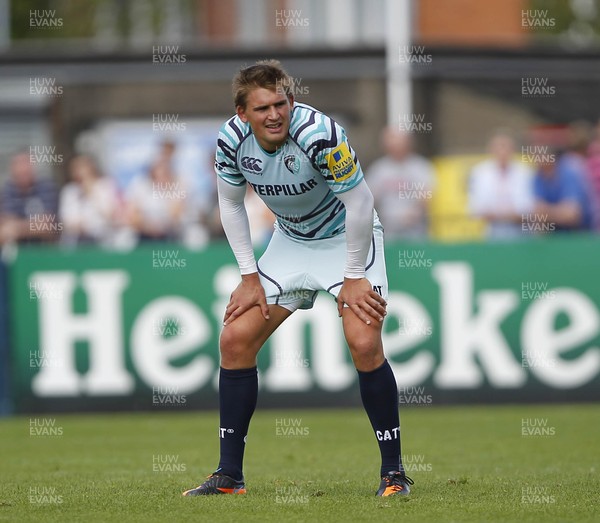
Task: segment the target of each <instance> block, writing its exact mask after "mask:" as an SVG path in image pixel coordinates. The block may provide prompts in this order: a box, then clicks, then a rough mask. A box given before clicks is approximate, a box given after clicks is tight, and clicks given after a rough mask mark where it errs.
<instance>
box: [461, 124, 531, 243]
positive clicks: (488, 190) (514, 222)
mask: <svg viewBox="0 0 600 523" xmlns="http://www.w3.org/2000/svg"><path fill="white" fill-rule="evenodd" d="M488 152H489V154H490V155H491V158H489V159H488V160H485V161H483V162H481V163H479V164H477V165H475V166H474V167H473V170H472V171H471V176H470V179H469V209H470V212H471V214H472V215H474V216H476V217H478V218H482V219H484V220H486V221H487V224H488V228H487V235H488V238H492V239H498V238H514V237H516V236H518V235H520V234H522V228H521V220H522V216H523V215H524V214H527V213H530V212H531V211H532V210H533V205H534V197H533V186H532V176H531V171H530V170H529V169H528V168H527V167H526V166H525V165H523V164H522V163H520V162H518V161H517V160H515V159H514V153H515V142H514V140H513V138H512V136H511V135H510V134H509V133H507V132H504V131H502V132H497V133H495V134H494V135H493V136H492V138H491V139H490V141H489V143H488Z"/></svg>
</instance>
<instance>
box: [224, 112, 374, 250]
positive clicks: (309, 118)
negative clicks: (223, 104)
mask: <svg viewBox="0 0 600 523" xmlns="http://www.w3.org/2000/svg"><path fill="white" fill-rule="evenodd" d="M215 172H216V173H217V175H218V176H220V177H221V178H222V179H223V180H225V181H226V182H227V183H230V184H232V185H243V184H244V183H249V184H250V185H251V186H252V187H253V188H254V190H255V191H256V193H257V194H258V196H259V197H260V198H261V199H262V200H263V201H264V202H265V204H266V205H267V206H268V207H269V209H271V211H273V213H274V214H275V216H276V217H277V220H276V224H275V226H276V227H278V228H279V229H280V230H281V231H282V232H283V233H284V234H287V235H288V236H291V237H292V238H295V239H297V240H317V239H323V238H330V237H332V236H336V235H338V234H340V233H342V232H344V230H345V219H346V210H345V208H344V204H343V203H342V202H341V201H340V200H338V199H337V198H336V197H335V194H336V193H342V192H344V191H347V190H349V189H352V188H353V187H354V186H355V185H357V184H358V183H359V182H360V181H361V180H362V179H363V172H362V169H361V168H360V163H359V162H358V159H357V158H356V154H355V152H354V150H353V149H352V148H351V147H350V145H349V143H348V139H347V138H346V132H345V131H344V129H343V128H342V127H340V126H339V125H338V124H337V123H336V122H335V121H334V120H333V119H331V118H329V117H328V116H326V115H325V114H323V113H321V112H319V111H317V110H316V109H314V108H313V107H311V106H309V105H306V104H302V103H295V104H294V108H293V112H292V116H291V121H290V130H289V133H288V139H287V141H286V142H285V143H284V144H283V145H282V146H281V147H279V148H278V149H277V150H276V151H275V152H273V153H269V152H267V151H265V150H264V149H263V148H262V147H261V146H260V145H259V144H258V142H257V141H256V139H255V137H254V135H253V133H252V129H251V128H250V124H248V123H244V122H242V121H241V120H240V119H239V117H238V116H237V115H236V116H234V117H232V118H230V119H229V120H227V121H226V122H225V123H224V124H223V126H222V127H221V130H220V132H219V137H218V140H217V153H216V159H215ZM373 214H374V221H373V225H374V227H377V228H381V224H380V223H379V219H378V217H377V213H373Z"/></svg>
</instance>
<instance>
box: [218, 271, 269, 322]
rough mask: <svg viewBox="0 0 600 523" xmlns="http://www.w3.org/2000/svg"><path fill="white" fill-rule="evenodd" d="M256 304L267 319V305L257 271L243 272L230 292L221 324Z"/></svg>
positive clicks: (233, 318)
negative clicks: (240, 278)
mask: <svg viewBox="0 0 600 523" xmlns="http://www.w3.org/2000/svg"><path fill="white" fill-rule="evenodd" d="M256 306H258V307H260V310H261V312H262V315H263V317H264V318H265V320H268V319H269V306H268V305H267V298H266V296H265V290H264V289H263V286H262V285H261V283H260V280H259V278H258V273H257V272H253V273H251V274H243V275H242V281H241V283H240V284H239V285H238V286H237V287H236V289H235V290H234V291H233V292H232V293H231V297H230V299H229V303H228V304H227V308H226V309H225V317H224V318H223V325H229V324H230V323H231V322H232V321H233V320H235V319H236V318H237V317H238V316H241V315H242V314H244V313H245V312H246V311H247V310H249V309H251V308H252V307H256Z"/></svg>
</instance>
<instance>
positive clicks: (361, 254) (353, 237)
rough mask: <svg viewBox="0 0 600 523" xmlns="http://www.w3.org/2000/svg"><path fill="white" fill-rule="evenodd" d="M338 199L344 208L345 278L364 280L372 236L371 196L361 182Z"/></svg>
mask: <svg viewBox="0 0 600 523" xmlns="http://www.w3.org/2000/svg"><path fill="white" fill-rule="evenodd" d="M338 198H339V199H340V200H341V201H342V202H343V203H344V206H345V207H346V267H345V269H344V277H345V278H352V279H355V278H364V277H365V265H366V263H367V256H368V254H369V248H370V246H371V238H372V236H373V195H372V194H371V191H370V190H369V188H368V187H367V184H366V183H365V182H364V181H362V182H360V183H359V184H358V185H357V186H356V187H354V188H352V189H350V190H349V191H347V192H345V193H342V194H339V195H338Z"/></svg>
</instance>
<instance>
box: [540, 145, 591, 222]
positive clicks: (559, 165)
mask: <svg viewBox="0 0 600 523" xmlns="http://www.w3.org/2000/svg"><path fill="white" fill-rule="evenodd" d="M550 156H552V157H553V158H555V157H556V156H555V155H550ZM533 191H534V195H535V200H536V203H535V212H534V216H535V221H537V222H540V223H541V222H543V223H544V224H546V226H547V228H546V231H547V232H550V231H554V230H555V231H575V230H589V229H591V228H592V221H593V220H592V202H591V199H590V196H589V191H588V190H587V189H586V186H585V180H584V179H583V177H582V176H580V175H579V173H577V172H576V171H575V170H573V169H572V167H571V166H570V163H569V162H568V161H565V159H561V158H559V159H558V160H557V161H546V162H540V163H539V164H538V169H537V172H536V174H535V179H534V182H533Z"/></svg>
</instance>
